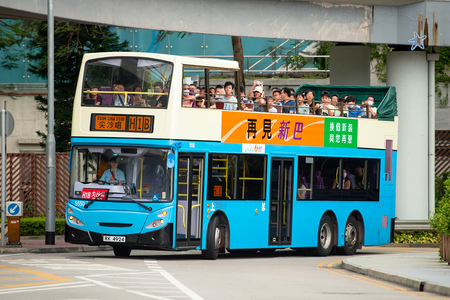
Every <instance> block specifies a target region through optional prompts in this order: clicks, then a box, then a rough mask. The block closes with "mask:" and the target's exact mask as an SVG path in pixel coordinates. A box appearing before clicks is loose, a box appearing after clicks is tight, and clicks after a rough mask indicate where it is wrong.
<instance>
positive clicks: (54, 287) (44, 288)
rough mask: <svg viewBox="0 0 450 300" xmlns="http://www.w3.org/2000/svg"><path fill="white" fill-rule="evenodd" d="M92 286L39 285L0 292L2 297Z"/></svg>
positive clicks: (77, 284) (72, 283)
mask: <svg viewBox="0 0 450 300" xmlns="http://www.w3.org/2000/svg"><path fill="white" fill-rule="evenodd" d="M90 286H94V284H89V283H84V282H70V283H57V284H48V285H39V286H30V287H18V288H10V289H5V290H0V295H5V294H14V293H25V292H38V291H49V290H58V289H70V288H81V287H90Z"/></svg>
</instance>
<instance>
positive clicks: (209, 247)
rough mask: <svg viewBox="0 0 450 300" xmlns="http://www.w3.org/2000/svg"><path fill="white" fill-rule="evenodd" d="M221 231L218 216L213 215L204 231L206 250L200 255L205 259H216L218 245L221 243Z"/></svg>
mask: <svg viewBox="0 0 450 300" xmlns="http://www.w3.org/2000/svg"><path fill="white" fill-rule="evenodd" d="M222 239H223V233H222V230H221V228H220V222H219V217H217V216H216V217H213V219H212V220H211V222H210V223H209V226H208V231H207V233H206V250H203V251H202V255H203V257H204V258H206V259H213V260H214V259H217V257H218V256H219V250H220V245H221V244H222Z"/></svg>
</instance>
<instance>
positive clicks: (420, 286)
mask: <svg viewBox="0 0 450 300" xmlns="http://www.w3.org/2000/svg"><path fill="white" fill-rule="evenodd" d="M341 268H342V269H345V270H348V271H351V272H354V273H358V274H363V275H367V276H370V277H373V278H377V279H381V280H384V281H388V282H392V283H396V284H399V285H403V286H406V287H409V288H412V289H413V290H415V291H421V292H429V293H434V294H440V295H444V296H450V287H449V286H445V285H440V284H437V283H431V282H426V281H423V280H419V279H415V278H411V277H407V276H401V275H396V274H392V273H389V272H383V271H379V270H377V269H369V268H365V267H363V266H361V265H358V264H353V263H350V262H348V261H347V260H344V261H342V264H341Z"/></svg>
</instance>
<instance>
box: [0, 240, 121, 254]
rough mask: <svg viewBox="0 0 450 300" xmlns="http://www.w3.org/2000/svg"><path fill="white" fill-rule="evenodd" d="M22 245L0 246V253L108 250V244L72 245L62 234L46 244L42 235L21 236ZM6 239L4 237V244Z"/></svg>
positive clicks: (109, 248)
mask: <svg viewBox="0 0 450 300" xmlns="http://www.w3.org/2000/svg"><path fill="white" fill-rule="evenodd" d="M20 242H21V243H22V245H17V246H16V245H6V246H5V247H1V246H0V254H4V253H67V252H91V251H109V250H112V248H111V247H109V246H99V247H97V246H87V245H74V244H69V243H66V242H65V241H64V236H63V235H59V236H56V237H55V245H46V244H45V237H44V236H21V237H20ZM7 243H8V239H6V244H7Z"/></svg>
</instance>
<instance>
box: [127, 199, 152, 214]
mask: <svg viewBox="0 0 450 300" xmlns="http://www.w3.org/2000/svg"><path fill="white" fill-rule="evenodd" d="M125 197H126V196H125ZM125 197H123V198H122V199H124V198H125ZM125 199H127V200H128V199H129V200H131V201H133V202H134V203H136V204H137V205H139V206H141V207H143V208H144V209H145V210H148V211H152V208H151V207H147V206H145V205H144V204H142V203H140V202H139V201H136V200H134V199H133V198H132V197H126V198H125Z"/></svg>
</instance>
